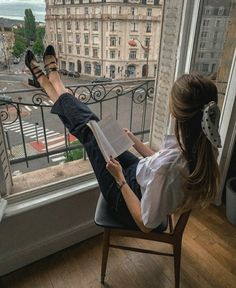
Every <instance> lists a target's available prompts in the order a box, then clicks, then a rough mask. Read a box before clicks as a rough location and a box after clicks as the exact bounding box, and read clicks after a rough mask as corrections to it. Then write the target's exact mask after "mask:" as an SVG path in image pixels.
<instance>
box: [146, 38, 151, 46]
mask: <svg viewBox="0 0 236 288" xmlns="http://www.w3.org/2000/svg"><path fill="white" fill-rule="evenodd" d="M150 40H151V39H150V38H149V37H146V38H145V47H149V45H150Z"/></svg>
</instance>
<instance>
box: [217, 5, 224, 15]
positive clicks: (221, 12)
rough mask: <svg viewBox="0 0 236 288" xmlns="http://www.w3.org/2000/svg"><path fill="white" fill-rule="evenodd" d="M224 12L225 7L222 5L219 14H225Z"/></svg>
mask: <svg viewBox="0 0 236 288" xmlns="http://www.w3.org/2000/svg"><path fill="white" fill-rule="evenodd" d="M224 12H225V8H224V7H220V8H219V11H218V15H219V16H222V15H224Z"/></svg>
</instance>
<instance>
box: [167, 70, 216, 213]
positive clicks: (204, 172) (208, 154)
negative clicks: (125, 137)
mask: <svg viewBox="0 0 236 288" xmlns="http://www.w3.org/2000/svg"><path fill="white" fill-rule="evenodd" d="M210 101H215V102H216V103H217V101H218V95H217V88H216V86H215V84H214V83H213V82H212V81H211V80H209V79H208V78H206V77H204V76H202V75H200V74H198V73H192V74H184V75H182V76H181V77H180V78H178V79H177V80H176V81H175V83H174V85H173V87H172V90H171V95H170V102H169V103H170V112H171V114H172V115H173V116H174V118H175V135H176V138H177V141H178V143H179V146H180V148H181V150H182V152H183V155H184V157H185V158H186V160H187V162H188V167H189V173H188V174H186V173H183V172H182V173H183V176H184V187H183V189H184V192H185V200H184V203H183V206H182V208H183V209H188V208H192V207H194V206H195V205H196V204H197V206H199V204H200V206H202V207H203V206H206V205H207V204H208V203H210V202H212V200H213V199H214V198H215V196H216V193H217V191H218V186H219V178H220V177H219V175H220V174H219V167H218V164H217V160H216V153H217V151H216V148H214V147H213V145H212V144H211V143H210V141H209V140H208V139H207V138H206V136H205V135H204V133H203V131H202V127H201V120H202V115H203V108H204V105H206V104H208V103H209V102H210Z"/></svg>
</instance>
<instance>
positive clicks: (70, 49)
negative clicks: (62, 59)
mask: <svg viewBox="0 0 236 288" xmlns="http://www.w3.org/2000/svg"><path fill="white" fill-rule="evenodd" d="M68 53H69V54H72V46H71V45H68Z"/></svg>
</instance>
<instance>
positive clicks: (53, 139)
mask: <svg viewBox="0 0 236 288" xmlns="http://www.w3.org/2000/svg"><path fill="white" fill-rule="evenodd" d="M58 134H60V133H58ZM63 138H64V139H65V136H64V135H61V136H59V137H55V138H52V139H50V140H48V141H47V142H52V141H57V140H61V139H63ZM42 143H44V144H45V141H42Z"/></svg>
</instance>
